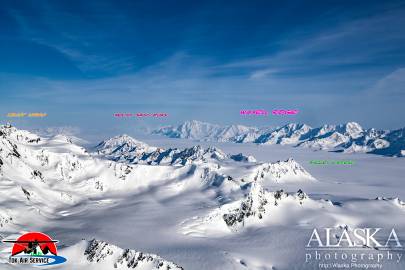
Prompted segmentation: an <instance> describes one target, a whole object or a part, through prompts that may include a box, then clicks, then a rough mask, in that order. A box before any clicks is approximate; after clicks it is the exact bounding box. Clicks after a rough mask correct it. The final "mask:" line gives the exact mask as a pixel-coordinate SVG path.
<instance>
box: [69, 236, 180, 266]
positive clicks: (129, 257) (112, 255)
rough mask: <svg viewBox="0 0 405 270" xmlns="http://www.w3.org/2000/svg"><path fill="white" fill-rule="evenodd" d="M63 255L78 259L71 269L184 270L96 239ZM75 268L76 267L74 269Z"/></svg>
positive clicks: (161, 260) (72, 248) (85, 242)
mask: <svg viewBox="0 0 405 270" xmlns="http://www.w3.org/2000/svg"><path fill="white" fill-rule="evenodd" d="M63 255H65V256H66V257H69V258H75V257H76V258H77V257H78V256H79V258H77V263H74V264H73V265H71V266H69V261H68V264H67V265H66V268H67V269H69V267H70V269H92V270H93V269H97V270H107V269H138V270H183V268H182V267H180V266H178V265H177V264H175V263H173V262H170V261H167V260H165V259H163V258H161V257H159V256H158V255H155V254H148V253H143V252H140V251H135V250H132V249H122V248H120V247H117V246H115V245H111V244H109V243H107V242H104V241H99V240H96V239H93V240H90V241H85V240H83V241H81V242H79V243H77V244H76V245H73V246H71V247H68V248H66V249H64V250H63ZM73 266H74V267H73Z"/></svg>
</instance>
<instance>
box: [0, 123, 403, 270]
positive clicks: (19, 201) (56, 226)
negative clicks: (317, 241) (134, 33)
mask: <svg viewBox="0 0 405 270" xmlns="http://www.w3.org/2000/svg"><path fill="white" fill-rule="evenodd" d="M18 134H19V135H21V136H22V137H25V136H27V137H28V138H29V139H28V140H31V139H35V138H37V137H36V135H34V134H28V133H25V132H24V131H18V130H17V131H14V132H13V133H12V134H7V135H5V136H2V137H0V141H1V142H0V143H1V145H0V148H1V149H3V150H2V151H1V152H0V158H1V160H2V162H3V165H2V166H1V168H0V206H1V208H0V223H1V224H2V227H0V235H1V237H4V238H7V239H14V238H16V237H18V236H19V235H20V234H21V233H23V232H27V231H42V232H44V233H47V234H49V235H50V236H51V237H53V238H55V239H57V240H59V241H60V243H59V246H58V247H59V253H60V255H62V256H65V257H67V259H68V261H67V263H66V264H64V265H63V266H59V267H58V268H60V269H115V268H114V267H115V266H116V267H117V269H128V268H129V269H167V267H166V265H169V266H170V265H171V267H172V268H171V269H175V268H174V267H175V266H174V265H176V267H177V266H178V267H183V268H184V269H195V270H200V269H210V270H211V269H253V270H256V269H318V268H317V267H318V266H317V264H307V263H305V252H306V251H305V245H306V244H307V242H308V240H309V238H310V236H311V233H312V230H313V228H315V227H318V228H322V227H334V228H342V227H345V226H346V227H347V228H348V229H349V231H350V230H351V229H353V228H355V227H373V228H374V227H380V228H383V229H384V230H390V229H391V228H392V227H394V228H395V229H396V231H397V233H398V237H399V239H401V240H402V239H405V206H404V204H403V202H402V200H404V199H405V188H404V187H405V183H404V181H405V159H403V158H390V157H381V156H376V155H367V154H343V153H329V152H325V151H315V152H314V151H313V150H308V149H305V148H293V147H290V146H280V145H259V146H258V145H253V144H233V143H212V142H210V143H208V142H206V143H197V142H193V141H190V140H180V139H162V138H158V137H151V138H137V139H138V140H140V141H143V142H145V143H147V144H148V145H150V146H155V147H160V148H164V149H168V148H179V149H184V148H190V147H192V146H195V145H197V144H200V145H201V146H202V148H207V147H209V146H213V147H216V148H218V149H220V150H222V152H224V153H225V154H227V155H230V154H238V153H243V154H244V155H245V156H248V155H251V156H254V157H255V158H256V160H257V162H247V161H241V162H238V161H234V160H231V159H229V158H227V157H224V156H221V157H220V158H218V156H215V158H207V157H206V155H205V156H203V157H202V158H201V159H198V158H199V156H198V155H197V156H196V155H194V157H197V160H193V161H192V162H189V163H186V165H181V164H175V165H170V164H169V165H168V164H167V163H166V164H165V165H148V164H125V160H121V163H117V162H114V161H111V160H107V159H106V158H108V157H101V156H98V155H92V154H89V153H87V152H86V151H85V150H84V149H83V148H81V147H79V146H77V145H74V144H73V143H71V142H70V141H69V139H68V138H66V137H63V136H57V137H53V138H50V139H45V138H41V140H40V141H39V142H34V143H32V142H27V140H25V139H24V138H22V139H21V137H18V138H17V135H18ZM13 144H14V145H15V146H16V149H17V151H18V154H19V155H20V157H17V156H16V155H13V154H12V153H13ZM10 153H11V154H10ZM203 153H205V152H203ZM289 158H292V159H290V160H288V159H289ZM313 159H322V160H347V159H350V160H353V161H354V165H350V166H342V165H334V166H331V165H329V166H320V165H311V164H310V163H309V162H310V160H313ZM286 160H287V161H286ZM278 161H280V162H278ZM283 161H286V162H283ZM277 162H278V163H277ZM273 163H274V164H273ZM277 164H278V165H277ZM301 169H302V170H301ZM34 171H37V172H40V174H39V173H34ZM255 178H256V179H255ZM281 189H282V190H283V192H282V193H280V194H281V196H280V197H279V199H277V200H276V199H275V197H274V193H275V192H277V191H279V190H281ZM299 189H301V190H302V191H303V192H305V196H304V197H302V196H301V197H302V199H301V197H300V196H299V194H298V193H297V191H298V190H299ZM376 197H380V199H378V200H376ZM249 198H251V199H252V200H251V208H249V209H250V210H251V213H250V214H249V216H246V215H244V216H243V218H242V219H241V220H243V221H242V222H237V223H235V224H234V225H232V226H227V224H226V222H225V221H224V219H223V215H224V214H232V213H237V211H238V209H239V208H240V207H241V205H242V203H243V202H246V200H249ZM263 198H265V199H266V203H263ZM396 198H398V199H396ZM274 202H277V205H275V203H274ZM259 214H260V216H261V218H259ZM94 238H95V239H98V240H100V241H105V242H106V243H105V244H103V243H104V242H96V243H101V244H97V245H95V246H96V248H95V250H92V251H93V253H94V254H96V255H97V256H99V258H101V259H99V260H98V262H97V260H91V259H89V253H88V252H87V254H85V253H86V249H88V247H89V245H90V244H91V243H93V244H94V242H88V241H90V240H92V239H94ZM82 239H86V240H87V241H82ZM107 243H108V244H107ZM402 244H405V243H403V242H402ZM126 249H129V250H132V251H128V252H127V253H125V256H124V255H123V254H124V252H125V250H126ZM10 250H11V245H6V244H1V247H0V263H1V267H0V269H15V267H11V266H9V265H7V264H6V262H7V261H8V256H9V254H10ZM108 250H111V251H112V253H113V254H114V255H111V254H110V253H109V252H107V251H108ZM103 252H105V253H103ZM137 252H138V253H137ZM139 252H142V254H148V256H149V257H147V256H145V259H144V260H141V262H140V263H137V264H136V266H134V265H135V264H134V263H132V264H131V263H128V262H131V261H132V260H133V259H134V258H138V257H139ZM93 253H92V254H93ZM103 254H107V255H106V256H104V257H103V256H102V255H103ZM128 254H129V255H133V256H132V257H131V256H129V255H128ZM155 254H156V255H155ZM110 255H111V256H110ZM92 258H94V257H92ZM140 258H143V257H142V256H141V257H140ZM146 258H150V260H149V261H148V262H147V259H146ZM160 263H163V264H164V266H165V267H166V268H163V266H159V265H161V264H160ZM27 267H28V266H22V267H20V268H22V269H26V268H27ZM158 267H161V268H158ZM404 267H405V262H404V258H403V260H402V261H401V262H400V263H399V264H396V263H387V264H384V268H383V269H404ZM28 268H29V267H28Z"/></svg>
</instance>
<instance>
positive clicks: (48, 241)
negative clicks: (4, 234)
mask: <svg viewBox="0 0 405 270" xmlns="http://www.w3.org/2000/svg"><path fill="white" fill-rule="evenodd" d="M3 242H4V243H12V244H13V249H12V251H11V256H10V258H9V263H11V264H31V265H36V266H47V265H56V264H61V263H64V262H66V258H64V257H62V256H58V251H57V248H56V243H58V242H59V241H58V240H52V238H51V237H49V236H48V235H46V234H44V233H41V232H29V233H26V234H23V235H21V236H20V237H19V238H18V239H17V240H3Z"/></svg>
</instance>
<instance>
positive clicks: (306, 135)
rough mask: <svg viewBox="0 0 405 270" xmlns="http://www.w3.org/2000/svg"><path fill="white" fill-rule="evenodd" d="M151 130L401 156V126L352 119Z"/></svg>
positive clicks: (189, 124)
mask: <svg viewBox="0 0 405 270" xmlns="http://www.w3.org/2000/svg"><path fill="white" fill-rule="evenodd" d="M152 134H158V135H163V136H167V137H170V138H183V139H193V140H198V141H218V142H234V143H256V144H280V145H293V146H301V147H307V148H311V149H316V150H327V151H335V152H345V153H355V152H361V153H371V154H378V155H385V156H393V157H403V156H405V128H401V129H397V130H377V129H374V128H370V129H364V128H362V127H361V126H360V125H359V124H358V123H356V122H348V123H346V124H340V125H323V126H321V127H315V128H313V127H310V126H309V125H306V124H296V123H290V124H287V125H284V126H282V127H267V128H257V127H246V126H242V125H230V126H219V125H215V124H210V123H206V122H200V121H196V120H192V121H186V122H184V123H183V124H181V125H178V126H168V127H162V128H159V129H156V130H154V131H152Z"/></svg>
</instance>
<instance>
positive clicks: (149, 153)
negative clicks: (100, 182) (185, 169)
mask: <svg viewBox="0 0 405 270" xmlns="http://www.w3.org/2000/svg"><path fill="white" fill-rule="evenodd" d="M93 151H94V152H95V153H97V155H100V156H104V157H106V158H107V159H110V160H113V161H119V162H126V163H129V164H148V165H186V164H190V163H202V162H208V161H210V160H211V161H212V160H215V161H219V160H226V159H232V160H235V161H245V162H255V161H256V160H255V159H254V157H252V156H244V155H243V154H242V153H239V154H236V155H227V154H225V153H224V152H222V151H221V150H220V149H218V148H215V147H208V148H205V149H204V148H202V147H201V146H200V145H197V146H194V147H191V148H186V149H178V148H169V149H163V148H157V147H151V146H149V145H147V144H146V143H143V142H140V141H137V140H135V139H134V138H132V137H130V136H128V135H121V136H116V137H113V138H110V139H108V140H105V141H102V142H101V143H99V144H98V145H97V146H96V147H95V148H94V149H93Z"/></svg>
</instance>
